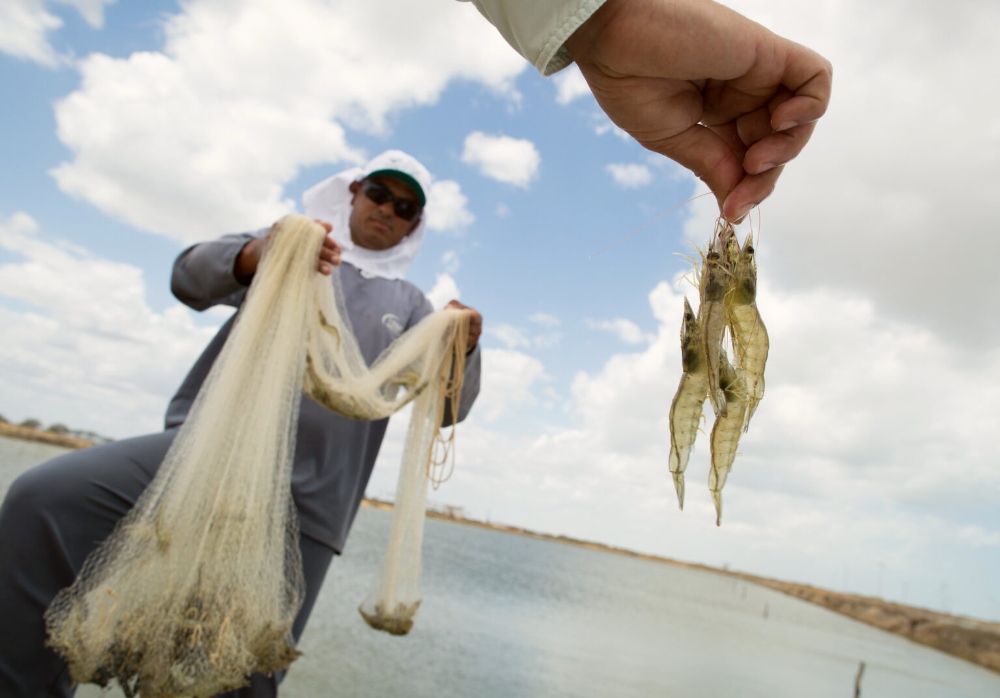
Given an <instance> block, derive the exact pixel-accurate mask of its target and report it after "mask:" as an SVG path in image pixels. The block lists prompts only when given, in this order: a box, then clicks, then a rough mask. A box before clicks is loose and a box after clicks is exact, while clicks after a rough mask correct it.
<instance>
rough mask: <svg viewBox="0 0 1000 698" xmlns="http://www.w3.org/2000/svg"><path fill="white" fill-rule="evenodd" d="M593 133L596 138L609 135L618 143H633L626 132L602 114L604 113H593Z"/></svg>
mask: <svg viewBox="0 0 1000 698" xmlns="http://www.w3.org/2000/svg"><path fill="white" fill-rule="evenodd" d="M594 133H595V134H596V135H598V136H603V135H605V134H608V133H610V134H611V135H612V136H614V137H615V138H617V139H618V140H620V141H624V142H626V143H634V142H635V140H634V139H633V138H632V136H630V135H629V133H628V131H626V130H625V129H623V128H621V127H620V126H618V125H616V124H615V123H613V122H612V121H611V119H609V118H608V117H607V116H606V115H605V114H604V112H595V113H594Z"/></svg>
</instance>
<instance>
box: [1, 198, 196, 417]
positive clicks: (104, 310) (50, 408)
mask: <svg viewBox="0 0 1000 698" xmlns="http://www.w3.org/2000/svg"><path fill="white" fill-rule="evenodd" d="M0 247H3V248H5V249H7V250H8V251H10V252H12V253H14V254H15V255H16V256H19V257H23V258H24V261H19V262H12V263H8V264H3V265H0V297H2V296H6V297H7V298H11V299H15V300H17V301H20V302H21V304H23V305H26V306H28V308H27V309H20V308H19V306H17V305H15V306H13V307H10V306H6V307H5V306H4V305H0V324H2V326H3V327H4V328H5V329H4V341H3V342H0V372H2V377H0V386H3V387H2V391H0V395H2V401H3V403H4V404H5V405H8V406H10V405H16V407H17V409H18V410H21V411H22V412H23V413H24V414H25V415H26V416H37V417H41V418H43V419H46V420H51V421H61V422H63V423H65V424H68V425H70V426H72V427H74V428H81V429H91V430H94V431H97V432H100V433H105V434H108V435H110V436H125V435H130V434H135V433H142V432H146V431H152V430H156V429H158V428H162V419H163V409H164V405H165V404H166V402H167V399H168V398H169V397H170V396H171V395H172V394H173V391H174V390H175V389H176V388H177V386H178V385H179V384H180V381H181V378H182V377H183V376H184V374H185V373H186V371H187V370H188V368H189V367H190V365H191V363H192V362H193V360H194V358H195V357H196V356H197V355H198V353H199V352H200V351H201V350H202V348H203V347H204V346H205V344H206V343H207V342H208V340H209V339H210V338H211V337H212V336H213V335H214V334H215V329H214V328H211V327H199V326H197V325H196V324H195V323H194V321H193V319H192V315H191V313H190V312H189V311H188V310H186V309H184V308H183V307H182V306H180V305H173V306H171V307H169V308H167V309H166V310H165V311H163V312H162V313H157V312H153V311H152V310H150V308H149V306H148V305H147V304H146V297H145V296H146V291H145V282H144V279H143V276H142V272H141V271H140V270H139V269H137V268H135V267H133V266H131V265H128V264H121V263H118V262H113V261H110V260H107V259H101V258H99V257H95V256H93V255H91V254H89V253H88V252H87V251H86V250H83V249H80V248H79V247H75V246H72V245H68V244H65V243H57V242H50V241H48V240H46V239H44V238H42V237H40V236H39V235H38V226H37V224H36V222H35V221H34V219H32V218H31V217H30V216H28V215H26V214H23V213H19V214H15V215H13V216H11V217H10V218H8V219H6V220H0ZM7 410H8V411H9V410H10V408H9V407H8V408H7Z"/></svg>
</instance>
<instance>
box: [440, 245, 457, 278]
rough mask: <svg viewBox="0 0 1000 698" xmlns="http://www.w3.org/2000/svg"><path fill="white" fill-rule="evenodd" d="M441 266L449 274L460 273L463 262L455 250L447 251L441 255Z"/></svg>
mask: <svg viewBox="0 0 1000 698" xmlns="http://www.w3.org/2000/svg"><path fill="white" fill-rule="evenodd" d="M441 264H442V265H443V266H444V270H445V271H446V272H447V273H449V274H454V273H455V272H457V271H458V268H459V267H460V266H461V262H460V261H459V259H458V253H457V252H455V250H446V251H445V253H444V254H443V255H441Z"/></svg>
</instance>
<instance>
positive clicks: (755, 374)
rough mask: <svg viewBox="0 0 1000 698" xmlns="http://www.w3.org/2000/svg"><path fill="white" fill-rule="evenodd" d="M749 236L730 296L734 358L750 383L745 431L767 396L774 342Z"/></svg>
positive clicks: (739, 261) (734, 277)
mask: <svg viewBox="0 0 1000 698" xmlns="http://www.w3.org/2000/svg"><path fill="white" fill-rule="evenodd" d="M751 242H752V240H751V237H750V236H749V235H748V236H747V239H746V242H744V243H743V249H742V250H741V251H740V254H739V256H738V258H737V262H736V268H735V269H734V270H733V272H734V273H733V277H732V290H731V292H730V293H729V294H728V296H727V300H728V303H727V308H726V311H727V321H728V324H729V333H730V335H731V336H732V340H733V351H734V353H735V356H734V359H735V360H736V364H737V366H738V368H739V371H740V373H741V375H742V377H743V380H744V382H745V384H746V392H747V409H746V416H745V418H744V422H743V431H746V430H747V428H748V427H749V426H750V418H751V417H752V416H753V413H754V411H755V410H756V409H757V405H758V403H759V402H760V400H761V398H763V397H764V365H765V364H766V363H767V353H768V349H769V347H770V343H769V341H768V337H767V328H766V327H764V322H763V320H761V317H760V312H759V311H758V310H757V302H756V296H757V264H756V262H755V261H754V249H753V245H752V244H751Z"/></svg>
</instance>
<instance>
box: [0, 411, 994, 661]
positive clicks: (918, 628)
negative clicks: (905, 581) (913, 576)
mask: <svg viewBox="0 0 1000 698" xmlns="http://www.w3.org/2000/svg"><path fill="white" fill-rule="evenodd" d="M0 436H4V437H7V438H12V439H21V440H24V441H34V442H36V443H45V444H49V445H52V446H61V447H63V448H69V449H80V448H88V447H90V446H93V445H94V444H95V442H93V441H89V440H87V439H79V438H75V437H72V436H66V435H64V434H55V433H52V432H48V431H41V430H39V429H31V428H28V427H21V426H17V425H14V424H8V423H6V422H0ZM362 504H364V505H365V506H369V507H372V508H375V509H382V510H387V511H391V510H392V502H386V501H382V500H378V499H365V500H364V501H363V502H362ZM427 517H428V518H431V519H439V520H442V521H450V522H452V523H457V524H461V525H463V526H475V527H477V528H485V529H489V530H492V531H499V532H501V533H512V534H514V535H519V536H527V537H529V538H538V539H541V540H550V541H554V542H556V543H564V544H566V545H573V546H577V547H580V548H587V549H589V550H596V551H600V552H605V553H612V554H615V555H624V556H626V557H634V558H639V559H641V560H650V561H652V562H659V563H666V564H669V565H676V566H678V567H686V568H689V569H697V570H701V571H704V572H713V573H715V574H725V575H730V576H733V577H738V578H740V579H744V580H746V581H748V582H752V583H754V584H759V585H761V586H765V587H768V588H771V589H774V590H776V591H780V592H782V593H784V594H788V595H789V596H794V597H796V598H799V599H802V600H804V601H808V602H810V603H813V604H816V605H818V606H822V607H824V608H826V609H829V610H831V611H834V612H836V613H839V614H841V615H845V616H847V617H849V618H853V619H854V620H857V621H860V622H862V623H866V624H868V625H872V626H874V627H876V628H879V629H881V630H885V631H887V632H890V633H893V634H895V635H899V636H901V637H904V638H906V639H908V640H911V641H913V642H916V643H918V644H922V645H926V646H928V647H932V648H934V649H936V650H940V651H941V652H945V653H947V654H950V655H952V656H955V657H959V658H960V659H964V660H966V661H969V662H972V663H973V664H977V665H979V666H981V667H984V668H986V669H989V670H991V671H994V672H997V673H1000V623H990V622H987V621H981V620H975V619H973V618H964V617H962V616H952V615H948V614H945V613H937V612H935V611H929V610H926V609H922V608H915V607H912V606H904V605H902V604H897V603H892V602H890V601H885V600H883V599H876V598H872V597H867V596H858V595H855V594H842V593H838V592H834V591H827V590H825V589H818V588H816V587H812V586H808V585H806V584H795V583H792V582H782V581H779V580H776V579H768V578H766V577H757V576H754V575H750V574H744V573H742V572H732V571H729V570H721V569H718V568H716V567H709V566H708V565H700V564H696V563H691V562H681V561H679V560H674V559H671V558H668V557H662V556H659V555H649V554H647V553H638V552H635V551H633V550H628V549H625V548H617V547H614V546H610V545H604V544H603V543H594V542H592V541H586V540H580V539H577V538H571V537H569V536H556V535H551V534H548V533H538V532H536V531H530V530H528V529H526V528H521V527H520V526H509V525H506V524H497V523H488V522H485V521H479V520H476V519H469V518H465V517H464V516H462V515H461V514H460V513H456V512H448V513H443V512H440V511H434V510H433V509H428V511H427Z"/></svg>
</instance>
